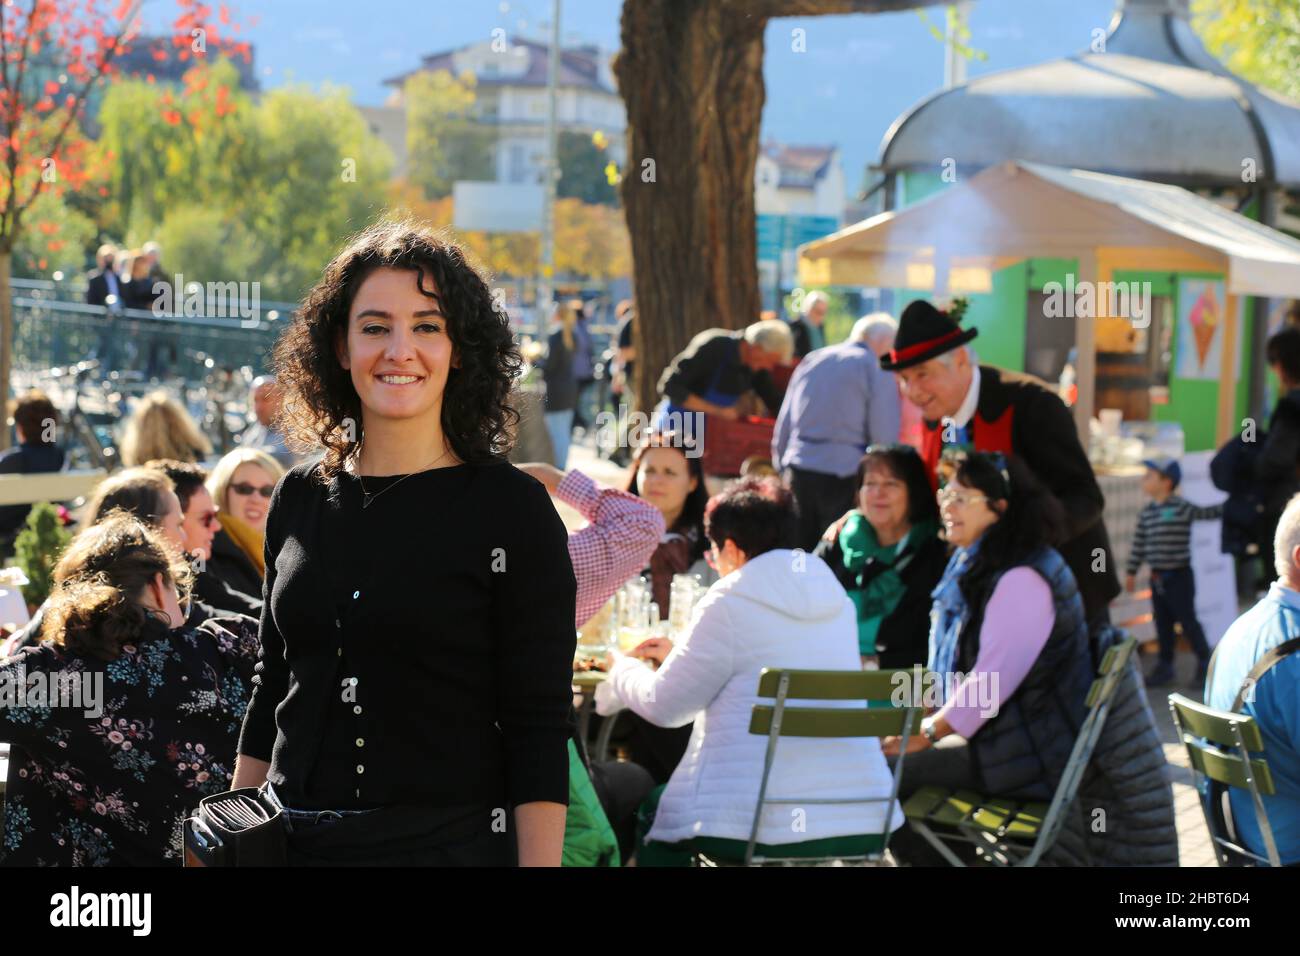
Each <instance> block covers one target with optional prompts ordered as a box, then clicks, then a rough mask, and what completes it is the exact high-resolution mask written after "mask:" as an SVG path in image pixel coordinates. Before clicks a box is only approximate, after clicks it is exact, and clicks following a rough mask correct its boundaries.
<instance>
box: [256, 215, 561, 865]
mask: <svg viewBox="0 0 1300 956" xmlns="http://www.w3.org/2000/svg"><path fill="white" fill-rule="evenodd" d="M275 366H276V368H275V371H276V376H277V380H278V381H279V384H280V386H281V388H282V389H283V390H284V411H283V418H284V424H285V426H286V432H287V437H288V439H289V440H290V442H292V443H295V444H297V445H299V446H318V447H319V446H322V445H323V446H324V448H325V456H324V458H323V459H322V460H321V461H319V462H316V463H313V464H307V465H300V466H299V467H297V468H295V469H293V470H292V471H290V472H289V473H288V474H287V475H286V476H285V477H284V478H283V479H282V480H281V481H280V483H279V484H278V485H277V487H276V489H275V494H274V496H273V497H272V500H271V508H270V512H269V514H268V516H267V524H266V556H265V557H266V581H265V590H264V592H263V593H264V598H265V608H264V611H263V615H262V624H261V636H262V657H261V660H260V662H259V664H258V674H259V685H258V687H257V689H256V691H255V692H254V695H253V699H252V702H251V703H250V705H249V709H248V714H247V717H246V718H245V722H244V730H243V734H242V737H241V739H240V748H239V752H240V758H239V765H238V768H237V770H236V776H235V785H236V786H257V785H261V784H262V783H263V782H264V781H265V783H266V785H267V796H268V797H269V798H270V799H272V800H273V801H275V802H277V803H279V804H280V805H281V806H283V807H285V816H286V819H287V820H288V822H289V834H290V835H289V860H290V862H291V863H294V862H296V863H299V864H303V865H311V864H340V863H355V864H378V863H388V864H402V863H420V864H440V865H456V864H466V865H483V864H488V865H493V864H512V863H514V862H516V860H517V861H518V862H519V863H520V864H521V865H548V864H551V865H558V864H559V862H560V850H561V845H562V842H563V837H564V820H565V806H564V805H565V804H566V803H567V800H568V753H567V738H568V732H569V709H570V683H571V679H572V671H571V666H572V658H573V649H574V630H573V617H574V597H575V590H576V585H575V582H574V577H573V569H572V566H571V565H570V563H569V556H568V548H567V535H566V532H565V529H564V526H563V524H562V523H561V521H560V519H559V517H558V515H557V514H556V512H555V509H554V507H553V506H552V505H551V503H550V499H549V497H548V495H547V492H546V489H545V488H544V487H543V486H542V485H541V484H540V483H539V482H537V481H535V480H534V479H532V478H530V477H528V476H527V475H525V474H524V473H523V472H521V471H519V470H517V469H516V468H514V467H513V466H512V465H510V464H508V463H507V462H506V461H505V459H504V455H505V452H506V451H507V450H508V449H509V446H510V442H511V440H512V432H513V428H514V425H515V424H516V422H517V421H518V415H517V414H516V413H515V411H514V409H513V408H512V407H511V405H510V394H511V391H512V389H513V387H514V383H515V379H516V378H517V376H518V374H519V369H520V360H519V354H518V351H517V349H516V347H515V344H514V338H513V335H512V334H511V331H510V325H509V320H508V317H507V316H506V315H505V313H504V312H502V311H500V310H499V309H497V308H496V307H495V304H494V301H493V297H492V294H491V291H490V290H489V288H488V283H487V281H486V280H485V278H484V276H483V275H482V273H480V272H479V271H478V270H477V269H476V268H475V267H474V266H473V265H471V264H470V263H469V262H468V261H467V260H466V257H465V254H464V252H462V250H461V249H460V248H459V247H458V246H456V245H455V244H454V243H453V242H451V241H450V240H449V239H447V238H444V237H443V236H440V235H438V234H435V233H433V232H430V231H427V230H425V229H422V228H419V227H417V226H414V225H412V224H410V223H404V222H384V223H380V224H377V225H375V226H372V227H370V228H369V229H367V230H365V231H364V232H362V233H361V234H359V235H358V236H356V237H355V238H354V239H353V240H352V241H351V242H350V243H349V244H348V245H347V246H346V248H344V250H343V251H342V252H340V253H339V254H338V255H337V256H336V257H335V258H334V261H333V262H331V263H330V264H329V266H327V267H326V269H325V274H324V277H323V278H322V279H321V281H320V283H319V284H318V285H317V286H316V288H314V289H313V290H312V291H311V292H310V293H309V294H308V296H307V298H306V300H305V302H304V304H303V307H302V309H301V310H300V311H299V313H298V314H297V315H296V317H295V318H294V321H293V324H292V325H291V326H290V328H289V329H288V330H287V331H286V332H285V334H284V335H283V337H282V338H281V340H280V341H279V343H278V344H277V346H276V350H275ZM511 811H513V819H512V820H510V821H509V822H507V819H506V818H507V815H508V814H509V813H510V812H511Z"/></svg>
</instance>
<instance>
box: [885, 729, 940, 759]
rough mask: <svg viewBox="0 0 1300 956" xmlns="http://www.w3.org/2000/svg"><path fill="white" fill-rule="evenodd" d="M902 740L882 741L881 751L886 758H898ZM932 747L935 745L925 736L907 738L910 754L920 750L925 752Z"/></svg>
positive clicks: (887, 738)
mask: <svg viewBox="0 0 1300 956" xmlns="http://www.w3.org/2000/svg"><path fill="white" fill-rule="evenodd" d="M902 739H903V738H902V737H885V738H884V739H883V740H881V741H880V749H881V750H883V751H884V752H885V756H886V757H897V756H898V751H899V749H900V748H899V743H900V742H901V741H902ZM931 746H933V744H931V743H930V741H929V740H928V739H927V738H926V737H925V735H924V734H912V735H911V736H909V737H908V738H907V752H908V753H910V754H914V753H916V752H917V751H918V750H925V749H926V748H927V747H931Z"/></svg>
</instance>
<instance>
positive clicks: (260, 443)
mask: <svg viewBox="0 0 1300 956" xmlns="http://www.w3.org/2000/svg"><path fill="white" fill-rule="evenodd" d="M281 401H282V398H281V395H280V386H279V385H278V384H276V381H275V376H273V375H259V376H258V377H257V378H255V379H253V386H252V388H250V389H249V390H248V403H249V405H251V406H252V411H253V418H254V421H253V422H252V424H250V425H249V426H248V427H247V428H245V429H244V431H243V432H242V433H241V434H240V436H239V445H240V447H241V448H256V449H257V450H259V451H264V452H266V453H267V454H268V455H270V456H271V457H272V458H274V459H275V460H276V461H278V462H279V463H280V464H282V465H284V467H286V468H292V467H293V466H294V465H296V464H297V463H298V456H297V455H295V454H294V453H293V452H291V451H290V450H289V448H288V446H287V445H285V443H284V436H283V435H281V434H280V432H279V430H278V429H277V427H276V423H275V420H276V418H277V417H279V414H280V403H281Z"/></svg>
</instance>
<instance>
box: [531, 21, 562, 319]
mask: <svg viewBox="0 0 1300 956" xmlns="http://www.w3.org/2000/svg"><path fill="white" fill-rule="evenodd" d="M560 56H561V50H560V0H551V50H550V54H549V57H548V59H547V65H546V161H545V163H544V166H543V173H542V176H543V179H542V187H543V197H542V250H541V251H542V262H541V272H542V274H541V277H540V279H539V280H538V283H537V318H538V322H539V323H540V324H541V327H542V329H543V330H544V329H545V328H546V322H547V320H548V319H549V317H550V313H551V306H552V305H553V304H554V301H555V286H554V282H555V191H556V186H557V183H558V180H559V178H560V170H559V162H558V153H559V124H558V122H557V116H556V113H557V105H558V104H557V98H558V93H559V82H560Z"/></svg>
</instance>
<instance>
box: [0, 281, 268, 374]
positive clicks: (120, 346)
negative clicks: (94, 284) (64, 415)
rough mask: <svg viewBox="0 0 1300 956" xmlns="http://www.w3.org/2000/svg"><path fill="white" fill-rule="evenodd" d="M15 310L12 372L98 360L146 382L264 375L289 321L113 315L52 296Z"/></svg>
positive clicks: (21, 302)
mask: <svg viewBox="0 0 1300 956" xmlns="http://www.w3.org/2000/svg"><path fill="white" fill-rule="evenodd" d="M13 304H14V361H13V367H14V368H15V370H19V371H29V372H40V371H42V370H44V369H49V368H52V367H55V366H63V365H70V364H72V363H75V362H81V361H84V360H86V359H98V360H99V362H100V365H101V367H102V368H104V369H118V370H121V371H128V372H139V373H141V374H142V375H144V376H145V377H146V378H160V379H161V378H168V377H173V376H180V377H183V378H187V379H190V378H195V379H201V378H202V377H203V374H204V368H205V367H206V368H207V369H211V368H213V367H214V366H215V367H217V368H226V369H236V368H241V367H243V366H249V367H250V368H251V369H252V370H253V372H254V374H258V373H261V372H264V371H265V370H266V369H267V367H268V365H269V362H270V350H271V346H272V345H273V344H274V343H275V340H276V338H277V337H278V336H279V334H280V331H281V329H283V328H284V327H285V326H286V325H287V323H288V320H289V315H288V314H287V313H279V312H278V311H276V310H269V311H265V312H263V313H262V315H261V317H260V318H259V319H257V320H256V321H252V322H243V321H241V320H239V319H228V318H217V317H191V316H159V315H154V314H153V313H152V312H149V311H141V310H125V311H113V310H110V309H107V308H104V307H102V306H91V305H84V304H82V303H78V302H66V301H61V300H57V299H51V298H45V297H40V298H33V297H19V296H15V298H14V300H13ZM208 359H210V360H211V363H212V364H207V360H208Z"/></svg>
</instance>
